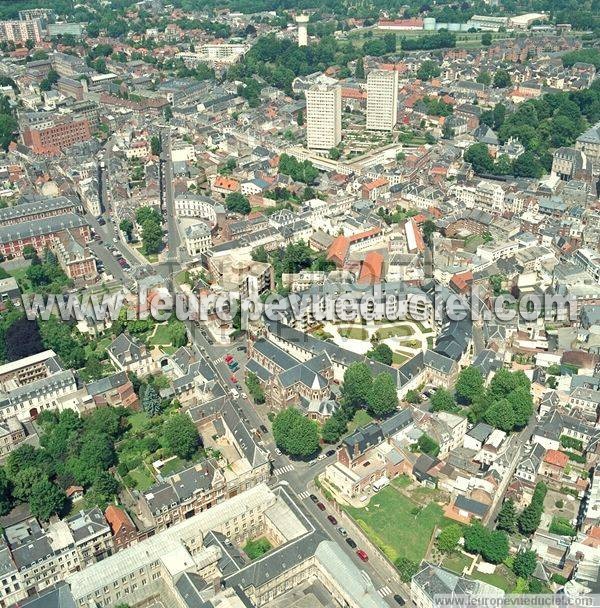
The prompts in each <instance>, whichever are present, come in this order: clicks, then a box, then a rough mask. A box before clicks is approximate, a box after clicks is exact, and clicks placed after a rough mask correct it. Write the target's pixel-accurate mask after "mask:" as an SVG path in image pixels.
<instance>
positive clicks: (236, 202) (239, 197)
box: [225, 192, 252, 215]
mask: <svg viewBox="0 0 600 608" xmlns="http://www.w3.org/2000/svg"><path fill="white" fill-rule="evenodd" d="M225 205H226V207H227V209H228V210H229V211H231V212H233V213H241V214H242V215H248V214H249V213H250V211H251V210H252V207H251V206H250V201H249V200H248V198H247V197H245V196H244V195H243V194H241V193H240V192H232V193H231V194H228V195H227V197H226V198H225Z"/></svg>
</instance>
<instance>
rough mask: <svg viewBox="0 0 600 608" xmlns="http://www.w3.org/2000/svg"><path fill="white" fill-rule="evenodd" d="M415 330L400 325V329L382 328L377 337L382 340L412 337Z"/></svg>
mask: <svg viewBox="0 0 600 608" xmlns="http://www.w3.org/2000/svg"><path fill="white" fill-rule="evenodd" d="M412 334H413V330H412V329H411V328H410V327H409V326H408V325H398V327H382V328H381V329H378V330H377V337H378V338H379V339H380V340H385V339H386V338H393V337H396V336H412Z"/></svg>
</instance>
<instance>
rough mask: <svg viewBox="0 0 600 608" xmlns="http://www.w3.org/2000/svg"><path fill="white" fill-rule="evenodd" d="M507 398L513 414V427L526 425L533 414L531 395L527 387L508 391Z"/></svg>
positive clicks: (518, 427) (519, 427)
mask: <svg viewBox="0 0 600 608" xmlns="http://www.w3.org/2000/svg"><path fill="white" fill-rule="evenodd" d="M507 399H508V402H509V403H510V404H511V406H512V409H513V413H514V415H515V424H514V426H515V428H517V429H522V428H523V427H525V426H527V423H528V422H529V419H530V418H531V416H532V414H533V397H532V396H531V392H530V391H529V389H527V388H525V387H519V388H517V389H515V390H514V391H512V392H511V393H509V395H508V397H507Z"/></svg>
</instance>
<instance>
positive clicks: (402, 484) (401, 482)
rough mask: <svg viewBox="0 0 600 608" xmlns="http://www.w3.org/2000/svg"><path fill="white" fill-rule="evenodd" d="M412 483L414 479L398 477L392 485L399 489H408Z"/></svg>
mask: <svg viewBox="0 0 600 608" xmlns="http://www.w3.org/2000/svg"><path fill="white" fill-rule="evenodd" d="M411 483H412V479H411V478H410V477H409V476H408V475H398V477H394V479H392V485H393V486H396V487H397V488H407V487H408V486H409V485H410V484H411Z"/></svg>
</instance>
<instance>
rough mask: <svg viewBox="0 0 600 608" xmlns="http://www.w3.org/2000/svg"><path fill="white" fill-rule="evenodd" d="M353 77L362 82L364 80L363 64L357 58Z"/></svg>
mask: <svg viewBox="0 0 600 608" xmlns="http://www.w3.org/2000/svg"><path fill="white" fill-rule="evenodd" d="M354 77H355V78H356V79H357V80H364V79H365V62H364V59H363V58H362V57H359V58H358V59H357V60H356V68H355V69H354Z"/></svg>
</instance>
